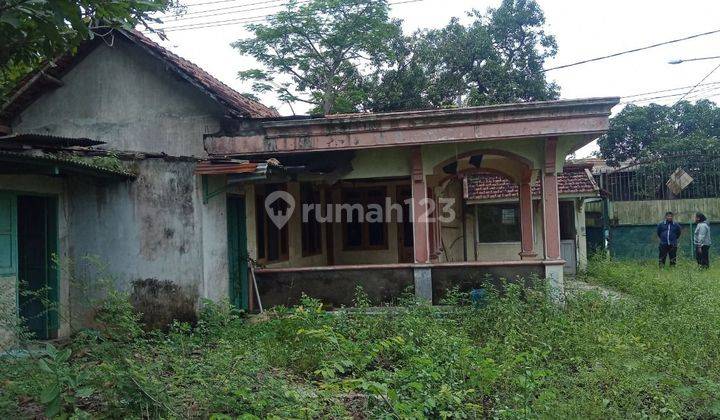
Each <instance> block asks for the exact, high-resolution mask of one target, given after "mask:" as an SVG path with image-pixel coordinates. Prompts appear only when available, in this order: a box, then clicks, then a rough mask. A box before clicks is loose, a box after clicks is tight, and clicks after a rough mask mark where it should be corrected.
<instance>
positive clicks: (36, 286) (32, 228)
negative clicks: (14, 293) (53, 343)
mask: <svg viewBox="0 0 720 420" xmlns="http://www.w3.org/2000/svg"><path fill="white" fill-rule="evenodd" d="M57 249H58V208H57V198H56V197H48V196H33V195H18V196H17V264H18V265H17V267H18V268H17V270H18V271H17V273H18V309H19V311H18V312H19V315H20V317H21V318H22V319H23V322H24V323H25V326H26V327H27V329H28V330H29V331H31V332H32V333H34V335H35V338H36V339H40V340H47V339H52V338H57V334H58V314H57V305H58V270H57V267H56V263H55V261H54V256H55V255H56V254H57Z"/></svg>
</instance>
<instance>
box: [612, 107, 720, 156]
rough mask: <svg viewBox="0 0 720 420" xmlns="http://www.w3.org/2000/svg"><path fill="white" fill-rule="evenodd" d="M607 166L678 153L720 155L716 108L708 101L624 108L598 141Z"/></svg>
mask: <svg viewBox="0 0 720 420" xmlns="http://www.w3.org/2000/svg"><path fill="white" fill-rule="evenodd" d="M598 144H599V146H600V153H601V155H602V157H603V158H605V159H607V160H608V161H609V162H610V163H611V164H615V165H617V164H619V163H620V162H624V161H632V160H637V159H642V158H651V157H657V156H661V155H662V154H666V153H671V152H682V151H689V150H692V151H705V152H719V153H720V108H718V107H717V105H716V104H715V103H714V102H712V101H709V100H700V101H697V102H696V103H694V104H693V103H690V102H687V101H682V102H680V103H678V104H676V105H674V106H665V105H658V104H650V105H647V106H637V105H632V104H630V105H628V106H626V107H625V108H623V110H622V111H621V112H620V113H619V114H617V115H616V116H615V117H613V118H612V119H611V120H610V128H609V130H608V132H607V134H606V135H604V136H602V137H601V138H600V140H599V141H598Z"/></svg>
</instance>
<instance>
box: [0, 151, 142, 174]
mask: <svg viewBox="0 0 720 420" xmlns="http://www.w3.org/2000/svg"><path fill="white" fill-rule="evenodd" d="M0 162H3V163H5V165H0V172H2V171H5V173H8V172H7V171H8V168H9V167H10V166H11V165H13V164H14V165H16V166H18V167H22V168H25V167H35V168H38V169H40V168H43V169H50V173H49V174H52V175H58V174H60V173H63V172H67V173H72V174H76V175H85V176H92V177H97V178H111V179H120V180H126V179H133V178H135V177H136V175H135V173H133V172H132V171H130V170H129V169H119V168H108V167H105V166H100V165H97V164H94V163H93V162H92V159H87V160H86V159H82V158H80V157H70V156H67V155H61V154H55V153H37V152H34V153H22V152H11V151H7V150H0ZM22 173H23V174H27V173H32V172H29V171H27V170H25V169H23V170H22Z"/></svg>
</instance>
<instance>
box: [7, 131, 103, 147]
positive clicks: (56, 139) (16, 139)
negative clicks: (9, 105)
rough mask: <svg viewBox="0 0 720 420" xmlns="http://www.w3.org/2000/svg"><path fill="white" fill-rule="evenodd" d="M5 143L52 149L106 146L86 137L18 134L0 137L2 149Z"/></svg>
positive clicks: (101, 142)
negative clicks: (49, 147)
mask: <svg viewBox="0 0 720 420" xmlns="http://www.w3.org/2000/svg"><path fill="white" fill-rule="evenodd" d="M4 143H13V144H22V145H28V146H52V147H73V146H81V147H88V146H97V145H100V144H105V142H104V141H99V140H92V139H88V138H85V137H62V136H54V135H50V134H35V133H16V134H10V135H8V136H0V147H2V145H3V144H4Z"/></svg>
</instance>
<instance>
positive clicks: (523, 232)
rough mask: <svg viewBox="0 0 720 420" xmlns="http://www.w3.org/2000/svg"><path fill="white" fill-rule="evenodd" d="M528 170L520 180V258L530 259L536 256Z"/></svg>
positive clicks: (530, 175) (530, 176)
mask: <svg viewBox="0 0 720 420" xmlns="http://www.w3.org/2000/svg"><path fill="white" fill-rule="evenodd" d="M531 178H532V174H531V173H530V171H528V172H527V173H525V174H523V177H522V179H521V180H520V243H521V250H520V258H521V259H523V260H530V259H533V258H535V257H537V253H536V252H535V240H534V239H535V238H534V235H533V208H532V186H531V185H530V180H531Z"/></svg>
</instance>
